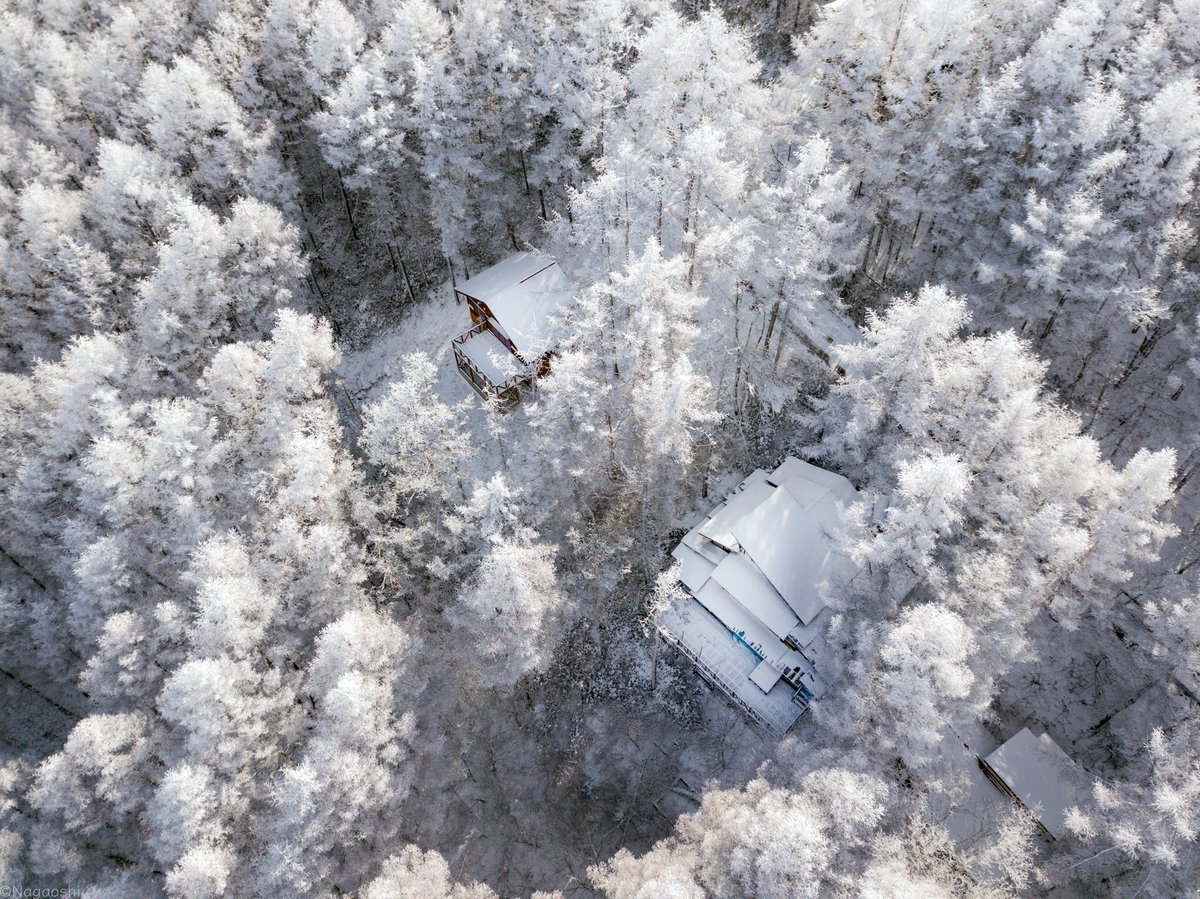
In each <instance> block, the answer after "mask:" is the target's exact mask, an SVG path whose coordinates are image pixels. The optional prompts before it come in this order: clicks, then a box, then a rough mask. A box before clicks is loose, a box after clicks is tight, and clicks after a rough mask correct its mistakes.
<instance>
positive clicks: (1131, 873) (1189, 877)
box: [1056, 717, 1200, 896]
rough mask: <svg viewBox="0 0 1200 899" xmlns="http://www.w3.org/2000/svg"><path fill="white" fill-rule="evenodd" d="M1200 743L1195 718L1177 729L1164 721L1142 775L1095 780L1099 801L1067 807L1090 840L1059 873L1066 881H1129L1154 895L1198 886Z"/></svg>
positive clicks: (1074, 825) (1076, 828)
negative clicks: (1199, 754) (1199, 744)
mask: <svg viewBox="0 0 1200 899" xmlns="http://www.w3.org/2000/svg"><path fill="white" fill-rule="evenodd" d="M1195 746H1196V721H1195V718H1194V717H1193V718H1188V719H1186V720H1184V721H1182V722H1179V723H1177V724H1173V725H1172V726H1171V727H1170V728H1169V729H1167V728H1161V727H1156V728H1155V729H1154V730H1153V731H1152V732H1151V734H1150V738H1149V740H1148V741H1147V743H1146V747H1145V753H1144V756H1143V757H1142V758H1140V759H1138V760H1137V763H1136V765H1135V766H1134V772H1135V773H1134V777H1131V778H1128V779H1125V780H1123V781H1122V782H1118V783H1104V782H1101V781H1097V782H1096V783H1095V784H1094V786H1093V796H1092V797H1091V800H1092V801H1091V802H1090V803H1088V804H1087V805H1086V806H1085V807H1084V808H1082V809H1080V808H1074V809H1071V810H1070V811H1069V812H1068V814H1067V826H1068V828H1070V830H1071V831H1072V832H1073V833H1074V834H1076V835H1077V836H1078V837H1079V838H1080V839H1081V840H1082V841H1084V842H1083V845H1082V846H1080V847H1079V848H1078V849H1077V850H1076V851H1074V852H1072V853H1071V854H1069V855H1068V856H1066V859H1065V860H1064V862H1063V863H1062V864H1061V866H1060V869H1059V871H1058V872H1056V873H1058V875H1059V876H1060V877H1061V878H1062V880H1063V881H1065V882H1066V883H1068V884H1072V885H1073V886H1083V885H1085V884H1089V883H1096V882H1110V883H1125V884H1130V885H1135V886H1134V889H1136V890H1141V891H1143V892H1145V893H1146V895H1150V896H1169V895H1174V894H1177V893H1180V892H1186V891H1187V890H1188V889H1190V888H1191V885H1192V884H1194V883H1195V881H1196V876H1197V871H1198V869H1200V852H1198V851H1197V846H1196V839H1197V833H1198V828H1200V821H1198V820H1197V815H1198V814H1200V811H1198V809H1200V805H1198V803H1200V757H1197V754H1196V749H1195ZM1131 863H1132V864H1133V867H1132V869H1131V868H1130V865H1131Z"/></svg>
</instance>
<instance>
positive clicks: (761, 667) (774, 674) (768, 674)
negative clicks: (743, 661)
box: [750, 662, 783, 693]
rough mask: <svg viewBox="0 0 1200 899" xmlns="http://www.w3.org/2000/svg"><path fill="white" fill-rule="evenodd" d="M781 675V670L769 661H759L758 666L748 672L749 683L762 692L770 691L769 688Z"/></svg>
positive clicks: (777, 681)
mask: <svg viewBox="0 0 1200 899" xmlns="http://www.w3.org/2000/svg"><path fill="white" fill-rule="evenodd" d="M781 677H783V672H782V671H780V670H779V669H778V668H776V667H775V666H774V665H772V664H771V663H770V662H759V663H758V666H757V667H756V668H755V669H754V670H753V671H751V672H750V683H752V684H754V686H756V687H758V689H760V690H762V691H763V692H764V693H770V692H771V688H772V687H774V686H775V685H776V684H777V683H779V679H780V678H781Z"/></svg>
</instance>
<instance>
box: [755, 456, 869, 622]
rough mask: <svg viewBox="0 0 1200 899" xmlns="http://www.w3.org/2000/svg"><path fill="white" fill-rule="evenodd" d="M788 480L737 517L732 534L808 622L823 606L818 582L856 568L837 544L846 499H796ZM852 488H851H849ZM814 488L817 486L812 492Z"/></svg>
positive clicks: (846, 576)
mask: <svg viewBox="0 0 1200 899" xmlns="http://www.w3.org/2000/svg"><path fill="white" fill-rule="evenodd" d="M790 484H791V481H790V479H789V481H788V482H785V484H784V486H783V487H782V488H780V489H777V490H775V492H774V493H772V494H771V496H770V497H768V498H767V499H766V500H764V501H763V502H762V503H761V504H760V505H759V506H757V507H756V508H755V509H753V510H752V511H750V512H749V513H748V514H746V515H745V516H743V517H742V518H741V519H740V520H739V521H737V522H736V523H735V524H734V525H733V527H732V531H733V536H734V539H735V540H737V542H738V545H739V546H741V547H742V549H743V550H745V552H746V555H748V556H749V557H750V558H751V560H753V562H754V564H755V565H757V566H758V567H759V569H760V570H761V571H762V573H763V574H765V575H766V576H767V579H768V580H770V582H771V583H772V584H773V585H774V587H775V589H776V590H778V591H779V593H780V595H781V596H782V597H783V598H784V600H785V601H786V602H787V604H788V605H789V606H791V608H792V611H794V612H795V613H796V615H797V616H798V617H799V618H800V620H801V621H803V622H804V623H805V624H808V623H809V622H810V621H812V620H813V619H814V618H816V616H817V613H818V612H820V611H821V609H822V608H824V606H825V601H824V599H822V598H821V590H820V585H821V584H822V583H823V582H825V581H827V580H849V579H850V578H852V577H853V576H854V575H855V574H857V572H858V569H857V567H856V566H855V565H854V563H853V562H851V561H850V559H849V558H847V557H846V556H845V555H844V554H843V553H842V552H841V551H840V550H839V549H838V547H837V545H836V543H835V532H836V530H837V529H838V528H839V527H841V526H842V524H843V523H844V518H845V507H844V504H843V503H841V502H839V501H838V500H837V499H836V498H835V497H834V495H833V493H832V491H829V490H825V489H824V488H820V487H819V485H813V484H812V483H811V482H809V483H808V485H807V487H806V490H807V489H808V488H811V487H813V486H816V487H817V488H818V489H820V490H823V491H824V492H823V493H822V494H821V495H820V496H818V497H817V498H815V499H813V498H812V497H811V496H808V497H807V498H806V501H808V502H809V503H810V504H809V506H808V507H807V508H805V506H804V505H803V504H802V502H801V501H800V500H797V499H796V497H795V494H794V492H793V491H792V489H791V487H790ZM851 489H853V488H851ZM813 492H816V491H813Z"/></svg>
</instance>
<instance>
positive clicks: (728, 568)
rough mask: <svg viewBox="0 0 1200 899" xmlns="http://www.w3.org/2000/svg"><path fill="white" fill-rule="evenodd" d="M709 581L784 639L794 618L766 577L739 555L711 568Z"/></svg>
mask: <svg viewBox="0 0 1200 899" xmlns="http://www.w3.org/2000/svg"><path fill="white" fill-rule="evenodd" d="M706 561H707V560H706ZM712 579H713V580H714V581H716V582H717V583H718V584H720V585H721V586H722V587H724V588H725V590H726V591H727V592H728V593H729V594H730V595H731V596H733V597H735V598H736V599H737V601H738V602H739V603H741V605H742V606H743V607H744V608H745V609H746V610H747V611H748V612H750V613H751V614H752V615H753V616H754V617H755V618H757V619H758V620H759V621H761V622H762V623H763V624H765V625H766V626H767V627H769V628H770V629H771V631H772V632H773V633H774V634H775V635H776V636H777V637H780V638H783V637H786V636H787V635H788V633H789V632H790V631H791V630H792V628H793V627H794V626H795V625H796V623H797V622H796V616H795V615H794V614H793V613H792V610H791V609H790V608H788V605H787V603H785V602H784V601H783V597H782V596H780V595H779V594H778V593H777V592H776V590H775V588H774V587H772V586H771V582H770V581H769V580H767V578H766V575H764V574H763V573H762V572H761V571H759V570H758V566H756V565H755V564H754V563H753V562H751V561H750V560H749V559H748V558H746V557H745V556H743V555H741V554H740V553H730V554H729V555H727V556H726V557H725V559H724V560H723V561H722V562H721V564H720V565H718V566H716V568H714V569H713V571H712Z"/></svg>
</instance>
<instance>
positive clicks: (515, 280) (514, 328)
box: [456, 253, 575, 361]
mask: <svg viewBox="0 0 1200 899" xmlns="http://www.w3.org/2000/svg"><path fill="white" fill-rule="evenodd" d="M456 289H457V290H458V291H459V293H462V294H464V295H465V296H468V297H472V298H473V299H476V300H479V301H480V302H482V303H486V304H487V307H488V309H490V310H491V312H492V316H493V317H494V318H495V320H496V324H497V325H499V326H500V330H502V331H503V332H504V333H505V334H506V335H507V336H508V339H509V340H511V341H512V342H513V345H514V346H516V348H517V351H518V352H520V353H521V355H522V356H524V357H525V359H526V360H527V361H532V360H533V359H535V358H537V357H538V356H540V355H542V354H543V353H546V352H549V351H550V350H552V349H554V340H553V336H554V335H553V333H552V331H553V328H552V325H553V323H554V319H555V318H556V317H557V316H558V315H561V314H562V312H563V311H565V310H566V308H567V307H568V306H569V305H570V303H571V301H572V300H573V299H574V297H575V288H574V287H573V286H572V285H571V282H570V281H568V280H567V276H566V275H565V274H564V273H563V271H562V268H561V266H559V264H558V263H557V262H556V261H554V260H553V259H548V258H547V257H545V256H541V255H539V254H537V253H514V254H513V255H512V256H509V257H508V258H507V259H503V260H501V261H500V262H497V263H496V264H495V265H493V266H491V267H490V268H485V269H484V270H483V271H481V272H480V273H479V274H477V275H476V276H475V277H473V278H469V279H468V280H466V281H464V282H463V283H462V284H459V285H458V287H457V288H456Z"/></svg>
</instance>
